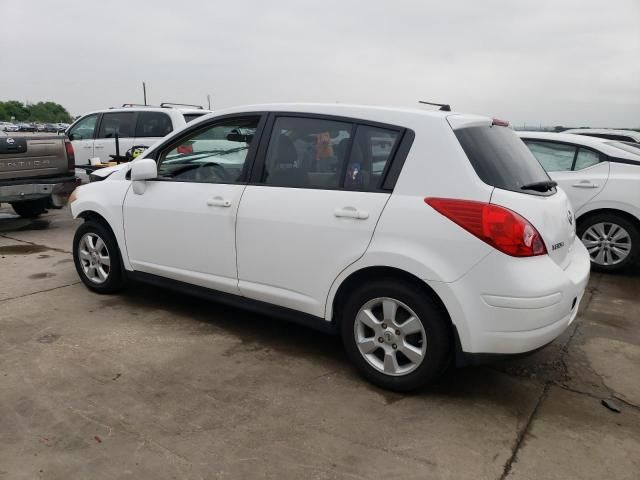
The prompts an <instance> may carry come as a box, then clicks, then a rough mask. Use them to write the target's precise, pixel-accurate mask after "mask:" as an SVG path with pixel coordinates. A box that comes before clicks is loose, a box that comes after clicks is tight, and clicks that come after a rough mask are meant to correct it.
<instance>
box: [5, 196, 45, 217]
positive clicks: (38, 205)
mask: <svg viewBox="0 0 640 480" xmlns="http://www.w3.org/2000/svg"><path fill="white" fill-rule="evenodd" d="M48 200H49V199H48V198H41V199H38V200H26V201H24V202H15V203H12V204H11V206H12V207H13V211H14V212H16V213H17V214H18V215H20V216H21V217H23V218H36V217H37V216H39V215H41V214H43V213H46V211H47V202H48Z"/></svg>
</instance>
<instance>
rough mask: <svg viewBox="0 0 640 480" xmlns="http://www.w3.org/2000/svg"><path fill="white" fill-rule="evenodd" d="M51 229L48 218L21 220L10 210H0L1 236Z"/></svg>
mask: <svg viewBox="0 0 640 480" xmlns="http://www.w3.org/2000/svg"><path fill="white" fill-rule="evenodd" d="M45 215H46V214H45ZM49 228H51V220H50V219H48V218H46V217H44V218H42V217H39V218H21V217H19V216H18V215H15V214H13V213H12V212H10V211H8V210H0V234H1V233H11V232H25V231H30V230H47V229H49Z"/></svg>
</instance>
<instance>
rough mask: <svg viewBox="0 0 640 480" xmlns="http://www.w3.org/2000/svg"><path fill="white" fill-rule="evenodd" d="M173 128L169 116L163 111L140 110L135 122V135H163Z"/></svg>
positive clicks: (139, 136)
mask: <svg viewBox="0 0 640 480" xmlns="http://www.w3.org/2000/svg"><path fill="white" fill-rule="evenodd" d="M172 130H173V125H172V123H171V118H169V115H167V114H166V113H163V112H140V113H138V122H137V124H136V137H137V138H144V137H164V136H165V135H168V134H169V133H171V131H172Z"/></svg>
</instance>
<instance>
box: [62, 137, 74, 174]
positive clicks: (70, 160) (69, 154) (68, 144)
mask: <svg viewBox="0 0 640 480" xmlns="http://www.w3.org/2000/svg"><path fill="white" fill-rule="evenodd" d="M64 149H65V150H66V151H67V169H68V170H69V171H75V169H76V154H75V152H74V151H73V144H72V143H71V142H70V141H69V140H65V141H64Z"/></svg>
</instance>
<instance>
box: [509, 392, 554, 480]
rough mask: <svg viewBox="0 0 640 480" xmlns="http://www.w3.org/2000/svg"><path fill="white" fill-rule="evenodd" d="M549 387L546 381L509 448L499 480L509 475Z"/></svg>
mask: <svg viewBox="0 0 640 480" xmlns="http://www.w3.org/2000/svg"><path fill="white" fill-rule="evenodd" d="M550 387H551V382H550V381H547V382H546V383H545V385H544V387H543V388H542V392H541V393H540V396H539V397H538V399H537V400H536V404H535V405H534V406H533V410H532V411H531V414H529V417H528V418H527V421H526V422H525V424H524V427H523V428H521V429H520V431H519V432H518V435H517V437H516V441H515V443H514V445H513V447H511V456H510V457H509V458H508V459H507V461H506V462H505V464H504V467H503V468H502V475H500V477H499V480H504V479H505V478H507V476H508V475H509V473H511V468H512V467H513V464H514V463H515V461H516V460H517V457H518V452H519V451H520V447H521V446H522V444H523V442H524V437H525V436H526V435H527V433H528V432H529V428H530V427H531V423H532V422H533V420H534V418H535V416H536V414H537V413H538V410H539V408H540V405H541V404H542V402H543V401H544V400H545V398H547V394H548V393H549V388H550Z"/></svg>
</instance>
